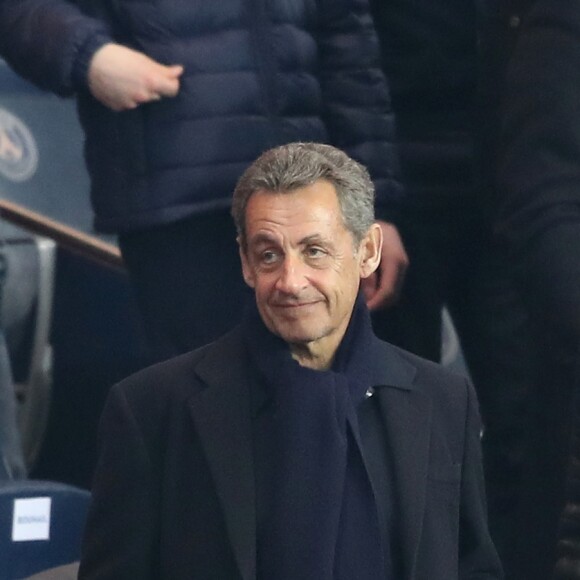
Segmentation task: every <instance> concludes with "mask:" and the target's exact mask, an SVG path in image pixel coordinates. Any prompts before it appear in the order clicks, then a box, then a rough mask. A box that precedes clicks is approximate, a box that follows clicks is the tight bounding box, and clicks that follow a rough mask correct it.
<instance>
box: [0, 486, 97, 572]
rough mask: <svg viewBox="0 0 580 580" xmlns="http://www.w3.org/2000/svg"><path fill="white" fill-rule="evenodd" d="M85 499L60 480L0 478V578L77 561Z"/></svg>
mask: <svg viewBox="0 0 580 580" xmlns="http://www.w3.org/2000/svg"><path fill="white" fill-rule="evenodd" d="M89 500H90V493H89V492H88V491H86V490H84V489H80V488H77V487H73V486H71V485H67V484H64V483H56V482H49V481H39V480H20V481H5V482H0V580H17V579H20V578H25V577H27V576H30V575H32V574H35V573H37V572H40V571H42V570H46V569H48V568H52V567H55V566H60V565H62V564H67V563H70V562H74V561H75V560H78V559H79V557H80V545H81V538H82V532H83V528H84V524H85V520H86V515H87V511H88V505H89Z"/></svg>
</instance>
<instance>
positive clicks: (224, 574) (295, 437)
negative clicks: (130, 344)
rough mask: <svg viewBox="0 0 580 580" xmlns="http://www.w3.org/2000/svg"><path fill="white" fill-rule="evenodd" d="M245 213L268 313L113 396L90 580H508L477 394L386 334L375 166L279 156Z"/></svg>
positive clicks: (264, 159)
mask: <svg viewBox="0 0 580 580" xmlns="http://www.w3.org/2000/svg"><path fill="white" fill-rule="evenodd" d="M232 213H233V216H234V220H235V222H236V226H237V229H238V233H239V237H238V241H239V245H240V256H241V260H242V270H243V275H244V279H245V281H246V283H247V284H248V285H249V286H250V287H252V288H253V290H254V292H255V298H256V301H255V302H256V306H255V307H253V308H251V309H250V311H248V312H247V313H246V315H245V318H244V320H243V322H242V324H241V325H240V326H239V327H237V328H236V329H235V330H233V331H232V332H230V333H229V334H227V335H226V336H224V337H223V338H221V339H219V340H218V341H216V342H214V343H212V344H210V345H208V346H206V347H203V348H202V349H200V350H197V351H194V352H192V353H189V354H186V355H182V356H180V357H178V358H175V359H172V360H170V361H167V362H164V363H161V364H159V365H157V366H154V367H151V368H149V369H146V370H144V371H141V372H140V373H139V374H137V375H135V376H133V377H130V378H129V379H127V380H125V381H124V382H123V383H121V384H120V385H118V386H116V387H115V388H114V389H113V391H112V393H111V395H110V398H109V401H108V404H107V406H106V409H105V412H104V416H103V420H102V433H101V457H100V462H99V465H98V469H97V474H96V479H95V484H94V499H93V506H92V510H91V514H90V517H89V522H88V527H87V532H86V537H85V540H84V548H83V558H82V562H81V569H80V576H79V577H80V578H85V579H86V578H139V579H141V580H143V579H148V578H151V579H153V578H156V579H157V578H183V579H185V578H192V579H196V580H197V579H202V578H216V579H217V578H219V579H220V580H221V579H244V580H250V579H254V578H258V579H263V580H274V579H275V580H285V579H288V580H289V579H295V580H298V579H300V580H314V579H316V580H325V579H329V580H330V579H345V580H377V579H380V578H388V579H397V580H402V579H409V580H410V579H414V580H420V579H422V580H453V579H455V578H457V579H459V578H462V579H467V578H478V579H484V578H486V579H495V578H500V577H501V571H500V566H499V563H498V559H497V555H496V553H495V549H494V547H493V545H492V543H491V540H490V537H489V534H488V531H487V524H486V515H485V500H484V492H483V484H482V469H481V459H480V449H479V428H480V427H479V419H478V413H477V405H476V400H475V396H474V393H473V390H472V388H471V386H470V385H469V384H468V383H467V381H466V380H465V379H463V378H461V377H458V376H454V375H451V374H449V373H448V372H447V371H445V370H443V369H442V368H440V367H439V366H437V365H435V364H433V363H430V362H427V361H424V360H422V359H419V358H417V357H416V356H414V355H411V354H409V353H406V352H403V351H401V350H399V349H397V348H395V347H393V346H390V345H388V344H386V343H383V342H381V341H379V340H378V339H377V338H376V337H375V336H374V335H373V333H372V330H371V324H370V319H369V314H368V311H367V309H366V306H365V303H364V299H363V298H362V296H363V292H364V289H363V290H361V281H362V283H363V285H364V284H371V286H372V284H373V281H372V277H373V276H374V274H375V272H376V269H377V267H378V263H379V260H380V255H381V245H382V233H381V227H380V226H379V225H377V224H376V223H374V218H373V186H372V183H371V181H370V179H369V176H368V174H367V172H366V170H365V169H364V168H363V167H362V166H361V165H359V164H358V163H356V162H354V161H353V160H352V159H350V158H349V157H348V156H346V155H345V154H344V153H342V152H341V151H338V150H337V149H335V148H333V147H331V146H328V145H318V144H300V143H298V144H290V145H286V146H282V147H279V148H276V149H273V150H270V151H268V152H266V153H265V154H263V155H262V156H261V157H260V158H259V159H258V160H257V161H256V162H255V163H254V164H253V165H252V166H250V168H249V169H248V170H247V171H246V172H245V173H244V175H243V176H242V177H241V179H240V181H239V182H238V185H237V187H236V190H235V193H234V203H233V209H232Z"/></svg>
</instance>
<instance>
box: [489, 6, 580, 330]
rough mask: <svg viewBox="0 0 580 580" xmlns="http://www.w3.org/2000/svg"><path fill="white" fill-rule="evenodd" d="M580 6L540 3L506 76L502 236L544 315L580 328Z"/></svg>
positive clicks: (560, 323) (502, 167) (499, 224)
mask: <svg viewBox="0 0 580 580" xmlns="http://www.w3.org/2000/svg"><path fill="white" fill-rule="evenodd" d="M579 67H580V4H578V2H577V1H576V0H539V1H538V2H537V4H536V5H535V7H534V9H533V10H532V11H531V12H530V14H529V16H528V19H527V21H526V24H525V27H524V29H523V30H522V33H521V36H520V38H519V42H518V45H517V46H516V49H515V52H514V54H513V57H512V60H511V63H510V67H509V69H508V73H507V77H506V94H505V101H504V110H503V120H504V122H503V131H502V144H501V145H502V146H501V152H500V160H501V164H500V171H499V176H498V181H499V191H500V195H501V196H502V205H501V212H500V215H499V222H498V234H499V235H500V236H501V238H502V239H503V240H505V241H506V243H507V244H508V245H509V247H510V248H511V250H512V252H513V256H514V262H515V265H516V274H517V275H518V276H519V277H520V278H521V279H522V282H523V283H524V284H525V287H526V289H527V290H526V291H527V293H528V295H529V296H530V297H531V299H532V301H534V302H535V304H536V305H537V311H538V312H540V313H542V315H549V316H551V317H553V318H555V322H556V323H557V324H558V325H560V326H561V327H563V328H566V329H569V331H571V332H573V333H574V334H576V336H578V335H579V333H580V325H578V321H579V320H580V300H578V290H577V289H578V285H579V284H580V260H578V256H577V252H575V251H572V250H571V248H574V247H578V244H579V243H580V189H579V187H578V183H580V130H579V126H580V101H579V99H578V95H579V94H580V75H579V74H578V70H579Z"/></svg>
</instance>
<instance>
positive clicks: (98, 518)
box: [78, 387, 158, 580]
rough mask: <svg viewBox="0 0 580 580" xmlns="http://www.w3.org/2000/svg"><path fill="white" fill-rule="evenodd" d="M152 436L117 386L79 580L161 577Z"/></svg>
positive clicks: (103, 434) (104, 421)
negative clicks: (156, 549) (157, 558)
mask: <svg viewBox="0 0 580 580" xmlns="http://www.w3.org/2000/svg"><path fill="white" fill-rule="evenodd" d="M146 441H147V436H146V434H145V433H144V429H143V428H142V426H141V425H140V423H139V420H138V419H137V417H136V415H135V413H134V412H133V410H132V408H131V405H130V403H129V401H128V398H127V397H126V395H125V392H124V391H123V390H122V389H119V388H117V387H114V388H113V390H112V392H111V395H110V396H109V398H108V400H107V403H106V405H105V409H104V411H103V415H102V418H101V424H100V428H99V460H98V463H97V466H96V470H95V474H96V475H95V479H94V481H93V486H92V501H91V507H90V510H89V515H88V520H87V524H86V529H85V534H84V538H83V543H82V551H81V565H80V570H79V576H78V577H79V579H81V580H89V579H90V580H101V579H102V580H105V579H108V578H139V579H140V580H149V579H153V578H156V577H157V575H156V573H155V572H156V570H158V568H157V567H156V561H155V556H154V550H153V548H152V546H153V545H155V544H156V542H155V539H154V538H155V537H156V533H157V532H155V531H154V530H156V529H157V528H158V525H157V522H155V521H154V519H155V515H154V514H155V513H157V512H156V509H155V505H156V503H155V502H156V499H155V498H157V491H156V490H157V486H156V485H155V483H154V482H155V481H156V474H155V473H154V470H153V469H152V461H151V455H150V449H149V446H148V445H147V442H146Z"/></svg>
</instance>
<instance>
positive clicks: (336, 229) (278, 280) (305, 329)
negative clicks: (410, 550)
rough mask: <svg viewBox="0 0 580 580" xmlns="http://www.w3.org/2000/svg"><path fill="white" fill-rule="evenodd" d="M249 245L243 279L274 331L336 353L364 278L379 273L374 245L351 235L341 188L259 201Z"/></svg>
mask: <svg viewBox="0 0 580 580" xmlns="http://www.w3.org/2000/svg"><path fill="white" fill-rule="evenodd" d="M246 241H247V249H246V251H244V250H241V251H240V254H241V258H242V267H243V273H244V279H245V280H246V282H247V283H248V285H249V286H251V287H252V288H254V290H255V292H256V302H257V305H258V310H259V311H260V314H261V316H262V319H263V320H264V323H265V324H266V326H267V327H268V328H269V329H270V331H271V332H273V333H274V334H276V335H278V336H280V337H281V338H283V339H284V340H285V341H286V342H288V343H290V344H291V345H308V346H309V347H315V348H319V347H322V348H323V350H324V349H328V348H330V349H331V350H332V349H335V348H336V347H337V346H338V344H339V343H340V341H341V340H342V337H343V335H344V332H345V330H346V327H347V325H348V322H349V320H350V315H351V312H352V309H353V305H354V302H355V299H356V295H357V292H358V288H359V283H360V278H361V276H363V277H366V276H368V275H369V274H370V273H371V272H372V271H374V269H375V268H376V265H375V266H374V267H372V266H371V268H372V269H370V271H368V270H369V267H368V265H367V262H368V261H369V260H368V258H369V255H368V254H369V251H368V245H369V242H368V240H366V239H365V240H363V241H362V242H361V244H359V245H357V244H356V243H355V241H354V238H353V236H352V234H351V233H350V232H349V231H348V230H347V229H346V227H345V225H344V223H343V219H342V214H341V210H340V206H339V202H338V197H337V195H336V190H335V188H334V186H333V185H331V184H330V183H329V182H327V181H323V180H321V181H317V182H316V183H314V184H312V185H310V186H308V187H304V188H302V189H297V190H296V191H293V192H291V193H283V194H275V193H269V192H257V193H255V194H253V195H252V197H251V198H250V199H249V202H248V205H247V209H246ZM379 248H380V242H379ZM371 261H372V260H371ZM332 354H334V350H332Z"/></svg>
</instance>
